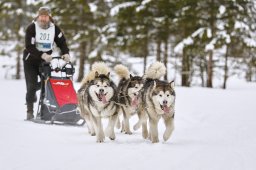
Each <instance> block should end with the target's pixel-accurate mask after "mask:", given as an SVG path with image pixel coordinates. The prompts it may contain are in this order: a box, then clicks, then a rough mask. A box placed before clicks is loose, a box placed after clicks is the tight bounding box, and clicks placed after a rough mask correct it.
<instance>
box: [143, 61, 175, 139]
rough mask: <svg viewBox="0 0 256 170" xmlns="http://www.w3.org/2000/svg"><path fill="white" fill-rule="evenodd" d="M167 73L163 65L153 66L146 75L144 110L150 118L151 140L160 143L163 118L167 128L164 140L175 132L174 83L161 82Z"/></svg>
mask: <svg viewBox="0 0 256 170" xmlns="http://www.w3.org/2000/svg"><path fill="white" fill-rule="evenodd" d="M165 72H166V67H165V66H164V65H163V63H160V62H156V63H154V64H152V65H151V66H150V67H149V68H148V69H147V70H146V73H145V77H144V78H145V79H146V80H145V83H144V91H143V97H142V99H143V108H144V109H145V111H146V113H147V115H148V117H149V139H150V140H151V142H152V143H157V142H159V138H158V122H159V120H160V118H161V117H162V118H163V119H164V123H165V126H166V129H165V132H164V135H163V139H164V141H167V140H168V139H169V138H170V136H171V134H172V132H173V130H174V122H173V119H174V104H175V91H174V82H173V81H172V82H166V81H161V80H159V79H160V78H161V77H162V76H163V75H164V74H165Z"/></svg>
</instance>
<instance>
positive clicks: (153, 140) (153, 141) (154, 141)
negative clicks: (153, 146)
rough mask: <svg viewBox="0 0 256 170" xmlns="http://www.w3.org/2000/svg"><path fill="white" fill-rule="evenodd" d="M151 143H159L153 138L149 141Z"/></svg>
mask: <svg viewBox="0 0 256 170" xmlns="http://www.w3.org/2000/svg"><path fill="white" fill-rule="evenodd" d="M151 142H152V143H158V142H159V139H158V138H153V139H152V140H151Z"/></svg>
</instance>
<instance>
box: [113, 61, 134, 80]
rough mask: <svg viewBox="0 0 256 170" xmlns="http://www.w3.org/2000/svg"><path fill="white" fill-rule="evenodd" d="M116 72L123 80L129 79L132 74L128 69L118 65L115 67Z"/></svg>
mask: <svg viewBox="0 0 256 170" xmlns="http://www.w3.org/2000/svg"><path fill="white" fill-rule="evenodd" d="M114 70H115V72H116V74H117V75H118V76H119V77H120V78H121V79H122V78H125V79H128V78H129V76H130V72H129V70H128V68H127V67H125V66H124V65H122V64H118V65H116V66H115V67H114Z"/></svg>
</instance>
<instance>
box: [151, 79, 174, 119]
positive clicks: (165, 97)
mask: <svg viewBox="0 0 256 170" xmlns="http://www.w3.org/2000/svg"><path fill="white" fill-rule="evenodd" d="M152 100H153V103H154V105H155V107H156V109H157V110H162V111H161V112H159V113H158V114H165V113H170V112H171V111H172V108H171V106H172V105H173V104H174V102H175V91H174V82H173V81H172V82H165V81H155V83H154V88H153V93H152Z"/></svg>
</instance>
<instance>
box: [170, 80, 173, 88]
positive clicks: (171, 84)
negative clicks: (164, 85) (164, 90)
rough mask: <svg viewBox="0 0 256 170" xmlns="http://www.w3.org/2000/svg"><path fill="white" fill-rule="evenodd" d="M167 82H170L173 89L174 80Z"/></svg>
mask: <svg viewBox="0 0 256 170" xmlns="http://www.w3.org/2000/svg"><path fill="white" fill-rule="evenodd" d="M169 84H170V86H171V88H172V89H174V80H173V81H171V82H170V83H169Z"/></svg>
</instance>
